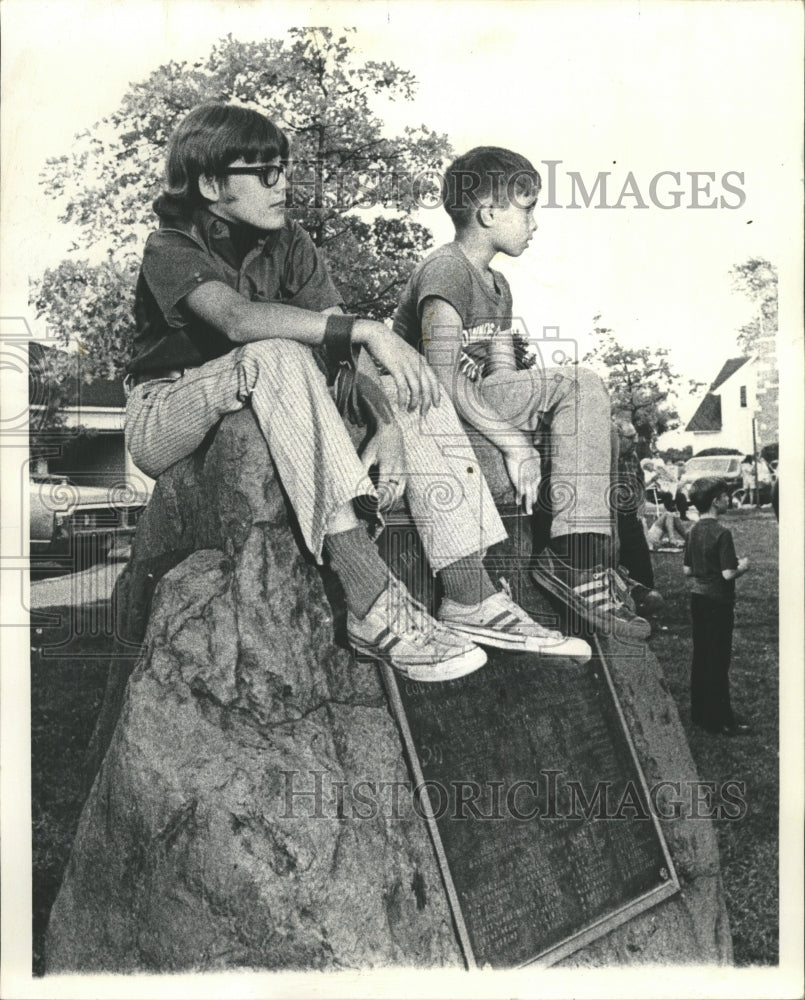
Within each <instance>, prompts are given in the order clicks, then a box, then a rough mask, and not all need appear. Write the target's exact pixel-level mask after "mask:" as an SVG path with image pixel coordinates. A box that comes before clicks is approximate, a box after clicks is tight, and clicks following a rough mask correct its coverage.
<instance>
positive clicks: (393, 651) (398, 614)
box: [347, 580, 486, 682]
mask: <svg viewBox="0 0 805 1000" xmlns="http://www.w3.org/2000/svg"><path fill="white" fill-rule="evenodd" d="M347 636H348V638H349V641H350V643H351V645H352V647H353V649H354V650H355V652H356V653H358V654H359V655H362V656H368V657H371V658H372V659H374V660H380V661H381V662H382V663H388V664H389V666H392V667H394V669H395V670H399V671H400V673H402V674H405V676H406V677H409V678H410V679H411V680H414V681H425V682H431V681H449V680H453V679H455V678H456V677H464V675H465V674H471V673H472V672H473V671H474V670H478V669H479V668H480V667H482V666H483V665H484V664H485V663H486V653H485V652H484V651H483V650H482V649H479V648H478V646H476V645H475V644H474V643H472V642H468V641H467V640H466V639H460V638H459V637H457V636H456V635H455V633H454V632H453V631H452V630H451V629H447V628H444V626H442V625H440V624H439V623H438V622H437V621H434V619H433V618H431V616H430V615H429V614H428V613H427V612H426V611H425V609H424V608H423V607H422V605H421V604H418V603H417V602H416V601H415V600H414V599H413V598H412V597H411V595H410V594H409V593H408V591H407V590H406V589H405V587H404V586H403V585H402V584H401V583H399V581H397V580H393V581H391V582H390V583H389V586H388V587H387V588H386V590H384V591H383V593H382V594H381V595H380V597H378V599H377V600H376V601H375V603H374V604H373V605H372V607H371V608H370V609H369V613H368V614H367V615H366V617H365V618H357V617H356V616H355V615H353V614H352V613H351V612H348V613H347Z"/></svg>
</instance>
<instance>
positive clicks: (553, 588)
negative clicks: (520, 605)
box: [532, 549, 651, 642]
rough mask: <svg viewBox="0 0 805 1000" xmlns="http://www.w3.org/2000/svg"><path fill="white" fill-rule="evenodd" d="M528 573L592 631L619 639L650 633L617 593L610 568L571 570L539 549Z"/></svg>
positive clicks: (645, 636)
mask: <svg viewBox="0 0 805 1000" xmlns="http://www.w3.org/2000/svg"><path fill="white" fill-rule="evenodd" d="M532 576H533V577H534V581H535V582H536V583H537V584H538V585H539V586H540V587H542V588H544V589H545V590H547V591H548V593H550V594H553V596H554V597H557V598H558V599H559V600H560V601H562V602H563V603H564V604H566V605H567V607H568V608H569V609H570V611H571V612H572V613H573V614H575V615H576V616H577V617H578V618H581V619H582V620H583V621H584V622H586V623H587V624H588V625H589V626H590V627H591V628H593V629H594V630H595V631H596V632H601V633H603V634H604V635H614V636H615V638H616V639H619V640H620V641H621V642H635V641H642V640H645V639H648V637H649V636H650V635H651V625H649V623H648V622H647V621H646V619H645V618H641V617H640V616H639V615H636V614H635V613H634V611H632V610H631V609H630V608H629V607H627V605H626V604H625V603H624V602H623V601H622V600H621V599H620V597H619V596H618V591H619V590H620V589H621V587H620V586H619V581H618V580H617V578H616V574H615V571H614V570H612V569H604V567H602V566H597V567H596V568H595V569H590V570H577V571H572V570H570V569H568V568H566V567H563V566H561V564H559V561H558V560H557V559H556V557H555V556H553V555H552V554H551V552H550V551H549V550H548V549H543V551H542V552H540V554H539V555H538V556H537V559H536V566H535V567H534V570H533V572H532Z"/></svg>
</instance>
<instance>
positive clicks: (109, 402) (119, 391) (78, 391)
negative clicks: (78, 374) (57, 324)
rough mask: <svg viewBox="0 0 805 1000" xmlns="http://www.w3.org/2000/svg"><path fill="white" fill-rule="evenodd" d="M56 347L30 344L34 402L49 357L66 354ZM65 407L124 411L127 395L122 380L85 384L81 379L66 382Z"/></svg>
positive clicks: (31, 393)
mask: <svg viewBox="0 0 805 1000" xmlns="http://www.w3.org/2000/svg"><path fill="white" fill-rule="evenodd" d="M65 353H66V352H65V351H60V350H59V349H58V348H55V347H48V346H47V345H46V344H39V343H37V342H36V341H31V342H30V343H29V344H28V374H29V378H28V386H29V388H28V395H29V399H31V400H32V401H33V400H34V399H36V396H37V393H36V384H35V383H36V378H37V373H38V372H41V370H42V365H43V364H44V362H45V360H46V359H47V358H48V356H52V355H59V354H65ZM63 391H64V405H65V406H73V407H75V406H114V407H119V408H120V409H123V407H125V405H126V394H125V393H124V391H123V381H122V379H108V378H96V379H93V380H92V381H91V382H85V381H84V380H83V379H80V378H73V377H72V376H71V377H70V378H66V379H65V380H64V386H63Z"/></svg>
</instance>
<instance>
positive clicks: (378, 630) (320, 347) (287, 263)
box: [126, 104, 590, 681]
mask: <svg viewBox="0 0 805 1000" xmlns="http://www.w3.org/2000/svg"><path fill="white" fill-rule="evenodd" d="M288 163H289V146H288V140H287V138H286V137H285V135H284V134H283V133H282V132H281V131H280V130H279V129H278V128H277V127H276V126H275V125H274V124H273V123H272V122H270V121H269V120H268V119H267V118H265V116H263V115H261V114H259V113H258V112H256V111H253V110H250V109H246V108H240V107H236V106H234V105H224V104H209V105H202V106H200V107H198V108H195V109H194V110H193V111H191V112H190V114H189V115H187V117H186V118H185V119H184V120H183V121H182V123H181V124H180V125H179V127H178V128H177V130H176V132H175V133H174V135H173V136H172V138H171V140H170V143H169V146H168V155H167V168H166V182H167V185H166V191H165V193H164V194H163V195H162V196H161V197H160V198H159V199H157V201H156V203H155V205H154V209H155V211H156V214H157V216H158V217H159V220H160V227H159V230H158V231H157V232H155V233H153V234H152V235H151V236H150V237H149V239H148V241H147V243H146V247H145V252H144V256H143V263H142V269H141V273H140V277H139V281H138V286H137V295H136V304H135V309H136V314H137V328H138V333H137V336H136V341H135V352H134V357H133V360H132V361H131V363H130V365H129V382H130V385H131V392H130V395H129V398H128V403H127V408H126V437H127V444H128V447H129V450H130V452H131V454H132V457H133V459H134V461H135V463H136V464H137V465H138V466H139V467H140V468H141V469H142V470H143V471H144V472H146V473H147V474H148V475H150V476H154V477H155V476H158V475H159V474H160V473H161V472H163V471H165V469H167V468H168V467H169V466H171V465H173V464H174V463H175V462H177V461H179V460H180V459H181V458H184V457H185V456H187V455H189V454H191V453H192V452H193V451H195V449H196V448H198V447H199V445H200V444H201V443H202V441H203V440H204V438H205V437H206V435H207V434H208V432H209V431H210V430H211V428H213V427H214V426H215V424H216V423H217V422H218V420H219V419H220V418H221V417H222V416H224V415H225V414H227V413H231V412H234V411H236V410H239V409H242V408H243V407H245V406H247V405H248V406H251V408H252V411H253V413H254V416H255V419H256V421H257V424H258V426H259V428H260V430H261V432H262V433H263V436H264V437H265V440H266V443H267V445H268V451H269V452H270V455H271V458H272V459H273V461H274V464H275V466H276V469H277V472H278V475H279V477H280V480H281V481H282V484H283V487H284V489H285V492H286V494H287V496H288V498H289V501H290V503H291V505H292V507H293V509H294V512H295V514H296V518H297V521H298V524H299V527H300V530H301V533H302V536H303V538H304V540H305V543H306V545H307V547H308V548H309V550H310V551H311V552H312V553H313V555H314V556H315V557H316V559H317V560H319V561H320V560H321V558H322V553H323V552H326V554H327V556H328V558H329V560H330V563H331V565H332V567H333V569H334V570H335V572H336V574H337V575H338V577H339V579H340V581H341V583H342V585H343V588H344V593H345V598H346V604H347V631H348V635H349V638H350V641H351V643H352V645H353V647H354V648H355V650H356V651H358V652H360V653H362V654H365V655H367V656H370V657H373V658H375V659H378V660H382V661H384V662H387V663H389V664H390V665H391V666H393V667H395V668H396V669H398V670H400V671H401V672H403V673H405V674H406V675H407V676H409V677H411V678H412V679H415V680H423V681H439V680H447V679H450V678H454V677H459V676H462V675H463V674H466V673H469V672H471V671H472V670H476V669H478V668H479V667H481V666H483V664H484V662H485V661H486V655H485V653H483V651H482V650H481V649H479V648H478V647H477V646H476V645H475V643H474V642H472V641H470V640H469V639H467V637H466V634H462V632H461V630H460V629H455V630H454V629H452V628H448V627H445V626H443V625H440V624H438V623H437V622H436V621H434V620H433V619H432V618H431V617H430V616H428V615H427V614H425V613H424V612H423V611H422V610H421V609H419V608H418V607H417V606H415V604H414V602H413V601H412V599H411V598H410V596H409V595H408V593H407V591H406V590H405V588H404V587H403V586H402V584H401V583H400V582H399V581H398V580H396V578H394V577H393V576H391V575H390V574H389V571H388V570H387V568H386V566H385V564H384V563H383V561H382V560H381V559H380V556H379V554H378V552H377V550H376V548H375V547H374V545H373V544H372V542H371V541H370V539H369V536H368V534H367V530H366V526H365V525H364V524H363V523H362V522H361V521H359V520H358V518H357V516H356V509H355V508H356V502H358V505H362V506H363V507H364V508H365V507H366V506H367V505H371V504H374V506H375V509H377V506H378V502H380V505H381V506H387V505H390V504H392V503H393V502H395V501H396V500H397V499H398V498H399V497H400V496H401V495H402V492H403V490H405V493H406V499H407V501H408V505H409V508H410V511H411V515H412V517H413V519H414V522H415V523H416V524H417V526H418V527H419V528H420V534H421V536H422V541H423V546H424V548H425V550H426V555H427V557H428V560H429V563H430V565H431V568H432V569H433V570H434V571H440V573H441V577H442V582H443V584H444V589H445V593H446V602H451V603H452V604H455V605H457V606H459V607H465V606H468V605H472V604H475V603H476V600H475V595H476V594H477V592H478V589H479V587H481V588H483V589H487V590H489V592H490V595H489V596H490V597H491V598H493V600H494V603H495V604H496V606H499V607H500V609H501V613H500V614H499V615H498V620H497V621H496V622H495V624H494V625H490V626H488V627H487V628H486V630H485V631H484V634H483V635H481V636H476V638H477V639H478V642H481V643H483V644H485V645H494V646H503V647H506V648H513V649H521V650H531V651H537V652H545V653H549V654H550V655H552V656H565V657H568V658H569V659H572V660H577V661H581V662H584V661H585V660H586V659H587V658H589V656H590V650H589V647H588V646H587V645H586V643H583V642H580V641H579V640H576V639H565V638H564V637H563V636H561V635H560V634H559V633H557V632H552V631H548V630H546V629H543V628H542V627H541V626H540V625H538V624H537V623H536V622H533V621H532V620H531V619H530V618H529V617H528V616H527V615H526V613H525V612H524V611H522V609H520V608H519V607H518V606H517V605H516V604H514V603H513V602H512V601H511V600H510V599H509V598H508V597H507V596H506V595H505V594H499V593H497V592H496V591H495V588H494V587H493V586H492V585H491V582H490V581H489V578H488V576H487V575H486V573H485V571H484V568H483V564H482V561H481V560H482V553H483V551H484V550H485V549H486V548H488V547H489V546H490V545H492V544H494V543H495V542H498V541H501V540H502V539H504V538H505V537H506V533H505V529H504V528H503V525H502V523H501V521H500V518H499V517H498V514H497V511H496V509H495V506H494V503H493V501H492V498H491V496H490V494H489V491H488V489H487V487H486V484H485V483H484V481H483V479H482V477H481V476H480V475H479V474H478V472H477V470H474V469H471V468H470V469H468V468H467V463H466V461H460V460H457V459H450V458H448V457H446V456H445V455H444V454H443V452H442V449H441V447H440V442H441V441H443V440H445V439H448V440H449V439H450V438H451V437H452V438H453V440H455V436H456V435H462V434H463V432H462V430H461V427H460V424H459V423H458V420H457V418H456V416H455V413H454V411H453V409H452V407H451V405H450V403H449V401H448V400H444V399H443V398H442V396H441V393H440V389H439V384H438V381H437V379H436V377H435V375H434V373H433V372H432V371H431V370H430V369H429V368H428V366H427V365H424V364H422V362H421V359H420V358H419V357H418V356H417V354H416V352H415V351H413V350H412V349H411V348H409V347H407V345H405V344H403V343H402V342H401V341H400V340H399V339H398V338H396V337H394V336H393V335H391V334H390V332H389V331H388V330H386V328H385V327H384V326H383V325H382V324H381V323H378V322H374V321H372V320H363V319H359V318H357V317H355V316H346V315H344V314H343V311H342V305H343V303H342V299H341V296H340V294H339V293H338V291H337V289H336V288H335V286H334V285H333V283H332V281H331V280H330V277H329V275H328V273H327V269H326V266H325V263H324V260H323V259H322V257H321V255H320V254H319V252H318V250H317V249H316V247H315V246H314V244H313V242H312V240H311V239H310V237H309V236H308V235H307V233H306V232H305V231H304V230H303V229H302V227H301V226H299V225H298V224H297V223H296V222H294V221H292V220H291V219H289V218H288V216H287V213H286V174H287V165H288ZM362 347H365V348H366V352H367V354H368V355H369V357H370V358H371V360H373V361H374V362H375V364H374V365H372V364H371V363H368V364H367V363H364V364H363V365H362V370H361V372H357V371H356V356H357V355H358V353H359V351H360V349H361V348H362ZM378 369H380V370H383V371H385V372H389V373H390V374H389V375H387V376H385V377H383V378H380V377H378V375H377V371H378ZM331 389H332V390H333V392H334V393H335V395H336V397H337V399H338V400H339V402H340V404H341V405H340V407H339V408H337V406H336V402H335V401H334V399H333V398H332V396H331V391H330V390H331ZM359 411H361V412H363V413H365V414H366V415H367V417H368V420H369V422H370V424H372V426H373V430H374V434H373V436H372V438H371V440H370V441H369V443H368V444H367V446H366V448H365V450H364V453H363V462H362V461H361V459H360V458H359V457H358V455H357V453H356V451H355V448H354V447H353V445H352V442H351V440H350V437H349V435H348V433H347V429H346V427H345V425H344V419H345V418H346V419H349V418H352V419H356V418H357V416H358V412H359ZM372 465H376V466H377V469H378V476H379V479H378V486H377V488H376V487H375V486H374V485H373V483H372V480H371V479H370V478H369V475H368V469H369V467H370V466H372ZM473 473H474V474H473ZM434 488H436V489H440V488H441V489H445V488H446V489H447V490H448V491H450V493H451V503H449V504H440V505H434V504H433V503H432V502H431V501H432V498H433V491H434ZM425 527H427V529H428V530H427V531H425V530H422V529H423V528H425ZM504 612H505V613H504Z"/></svg>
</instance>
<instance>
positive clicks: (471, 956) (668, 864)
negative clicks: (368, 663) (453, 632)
mask: <svg viewBox="0 0 805 1000" xmlns="http://www.w3.org/2000/svg"><path fill="white" fill-rule="evenodd" d="M592 642H593V644H594V646H595V652H596V653H597V655H598V658H599V661H600V666H601V671H602V675H603V677H604V680H605V684H606V689H607V692H608V694H609V697H610V699H611V701H612V704H613V706H614V709H615V715H616V718H617V721H618V724H619V727H620V732H621V734H622V735H623V737H624V741H625V744H626V746H627V747H628V750H629V755H630V757H631V761H632V765H633V768H634V772H635V775H636V777H637V780H638V782H639V784H640V789H641V791H642V793H643V795H644V796H645V798H646V800H648V799H649V798H650V796H649V789H648V784H647V782H646V777H645V775H644V774H643V768H642V767H641V765H640V760H639V758H638V756H637V751H636V749H635V746H634V742H633V740H632V737H631V733H630V732H629V728H628V726H627V724H626V718H625V716H624V714H623V709H622V708H621V704H620V702H619V700H618V696H617V692H616V691H615V686H614V684H613V682H612V676H611V674H610V671H609V667H608V666H607V662H606V657H605V655H604V651H603V648H602V645H601V642H600V640H599V639H598V637H597V636H594V637H592ZM381 673H382V676H383V682H384V685H385V687H386V691H387V693H388V696H389V702H390V704H391V707H392V710H393V712H394V716H395V719H396V721H397V724H398V725H399V727H400V731H401V733H402V736H403V742H404V744H405V748H406V752H407V754H408V759H409V763H410V766H411V769H412V771H413V777H414V779H415V784H416V786H419V787H424V788H425V789H426V791H427V794H425V795H422V796H421V797H420V801H421V805H422V813H423V814H424V817H425V821H426V823H427V827H428V832H429V834H430V837H431V841H432V844H433V848H434V851H435V853H436V858H437V861H438V863H439V869H440V872H441V876H442V881H443V884H444V888H445V892H446V894H447V898H448V900H449V903H450V909H451V912H452V916H453V921H454V924H455V929H456V934H457V937H458V940H459V944H460V946H461V950H462V952H463V955H464V961H465V963H466V966H467V969H468V970H475V969H478V968H481V966H480V965H479V963H478V960H477V958H476V955H475V953H474V949H473V946H472V942H471V939H470V934H469V931H468V928H467V923H466V920H465V917H464V913H463V911H462V908H461V903H460V901H459V896H458V892H457V890H456V886H455V882H454V880H453V876H452V874H451V870H450V862H449V861H448V858H447V852H446V851H445V847H444V843H443V841H442V837H441V834H440V832H439V827H438V823H437V820H436V816H435V814H434V811H433V805H432V803H431V800H430V792H429V790H427V783H426V779H425V775H424V773H423V769H422V764H421V762H420V759H419V753H418V751H417V747H416V743H415V740H414V736H413V733H412V732H411V727H410V725H409V723H408V718H407V716H406V713H405V708H404V706H403V702H402V698H401V697H400V693H399V689H398V687H397V675H396V674H395V672H394V670H393V669H392V668H391V667H389V666H388V665H387V664H385V663H383V664H381ZM649 813H650V818H651V823H652V824H653V829H654V835H655V837H656V838H657V841H658V843H659V846H660V848H661V851H662V855H663V858H664V859H665V871H666V872H667V878H666V879H665V880H664V881H662V882H660V883H658V884H657V885H656V886H654V887H653V888H652V889H650V890H648V891H647V892H644V893H641V894H640V895H638V896H635V897H634V898H633V899H630V900H629V901H628V902H626V903H622V904H620V905H619V906H616V907H615V908H613V909H612V910H611V911H609V912H607V913H606V914H605V915H603V916H602V917H599V918H597V919H593V920H592V921H590V922H589V923H586V924H584V925H583V926H581V927H579V929H578V930H576V931H574V932H573V933H571V934H568V935H566V936H565V937H564V938H562V939H561V940H559V941H557V942H556V943H555V944H552V945H550V946H549V947H547V948H545V949H544V950H543V951H541V952H539V953H538V954H536V955H534V956H533V957H531V958H529V959H527V960H525V961H523V962H520V963H518V964H517V965H514V966H512V968H526V967H531V966H534V967H537V968H540V967H542V968H545V967H548V966H551V965H554V964H555V963H557V962H559V961H561V960H562V959H563V958H566V957H567V956H569V955H571V954H573V953H574V952H575V951H578V950H579V949H580V948H583V947H584V946H585V945H588V944H590V943H591V942H593V941H595V940H597V939H598V938H600V937H603V936H604V935H605V934H608V933H609V932H610V931H611V930H614V929H615V928H616V927H619V926H621V925H622V924H624V923H626V922H627V921H629V920H631V919H632V918H633V917H636V916H637V915H638V914H640V913H643V912H644V911H646V910H648V909H650V908H651V907H653V906H656V905H657V904H659V903H661V902H662V901H663V900H665V899H668V898H669V897H670V896H673V895H675V894H676V893H677V892H679V890H680V885H679V879H678V876H677V873H676V869H675V867H674V863H673V859H672V858H671V854H670V851H669V850H668V844H667V843H666V840H665V836H664V834H663V832H662V828H661V826H660V824H659V822H658V820H657V817H656V815H655V814H654V812H653V811H652V810H649ZM488 967H489V966H488V965H485V966H484V968H488Z"/></svg>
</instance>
